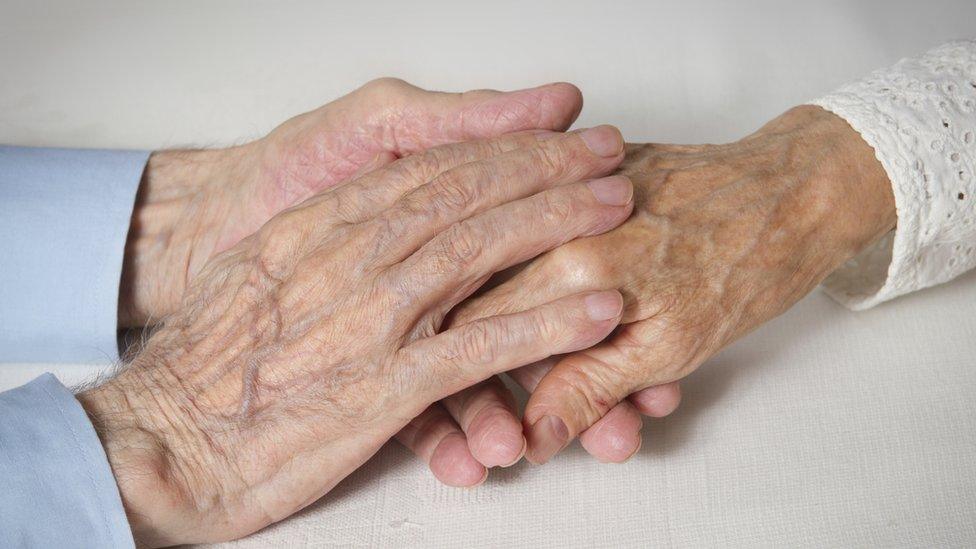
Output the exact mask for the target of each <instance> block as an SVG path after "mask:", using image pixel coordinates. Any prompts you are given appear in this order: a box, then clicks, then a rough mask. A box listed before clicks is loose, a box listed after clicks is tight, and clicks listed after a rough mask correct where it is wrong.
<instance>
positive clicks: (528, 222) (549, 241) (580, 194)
mask: <svg viewBox="0 0 976 549" xmlns="http://www.w3.org/2000/svg"><path fill="white" fill-rule="evenodd" d="M632 209H633V185H632V184H631V183H630V180H629V179H627V178H625V177H624V176H619V175H618V176H611V177H607V178H603V179H598V180H594V181H590V182H589V183H575V184H572V185H566V186H563V187H558V188H555V189H550V190H548V191H545V192H542V193H539V194H537V195H534V196H532V197H529V198H525V199H522V200H518V201H515V202H510V203H508V204H504V205H502V206H499V207H496V208H493V209H491V210H489V211H487V212H484V213H482V214H479V215H476V216H474V217H472V218H469V219H466V220H464V221H461V222H458V223H455V224H454V225H451V226H450V227H449V228H448V229H447V230H445V231H443V232H441V233H440V234H438V235H437V236H435V237H434V238H433V239H432V240H431V241H430V242H428V243H427V244H425V245H424V246H423V247H422V248H421V249H420V250H418V251H417V252H416V253H414V254H413V255H412V256H410V257H409V258H407V259H406V260H405V261H403V262H402V263H400V264H398V265H395V266H394V267H392V268H390V269H389V270H388V271H387V273H386V276H389V277H391V278H392V280H391V281H390V283H389V286H388V287H395V286H398V288H399V289H400V290H401V293H402V294H403V295H402V296H400V297H401V298H406V299H408V300H410V301H411V302H412V303H415V304H420V305H421V306H425V307H427V308H430V307H435V308H437V309H438V310H440V309H443V312H444V313H446V312H447V311H448V310H450V308H452V307H453V306H454V305H455V304H457V303H458V302H459V301H460V300H461V299H463V298H464V297H467V296H468V295H470V293H471V292H472V291H473V290H474V289H475V288H476V286H475V284H477V283H479V282H482V281H483V280H485V279H486V278H487V277H488V276H490V275H491V274H492V273H495V272H498V271H500V270H502V269H505V268H507V267H509V266H511V265H514V264H516V263H521V262H522V261H525V260H528V259H531V258H532V257H535V256H537V255H539V254H540V253H542V252H545V251H546V250H550V249H552V248H555V247H557V246H559V245H561V244H563V243H565V242H568V241H570V240H573V239H574V238H577V237H580V236H587V235H592V234H599V233H603V232H606V231H608V230H610V229H612V228H614V227H616V226H617V225H619V224H620V223H622V222H623V221H624V220H626V218H627V217H628V216H629V215H630V212H631V210H632Z"/></svg>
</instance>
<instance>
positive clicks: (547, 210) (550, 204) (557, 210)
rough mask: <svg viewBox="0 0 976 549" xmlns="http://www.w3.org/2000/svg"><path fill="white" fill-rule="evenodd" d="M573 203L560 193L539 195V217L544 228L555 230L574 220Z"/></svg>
mask: <svg viewBox="0 0 976 549" xmlns="http://www.w3.org/2000/svg"><path fill="white" fill-rule="evenodd" d="M575 214H576V207H575V205H574V204H573V201H572V200H571V199H569V197H567V196H566V194H565V193H562V192H558V191H557V192H547V193H543V194H541V195H539V215H540V218H541V220H542V222H543V224H544V226H546V227H550V228H556V227H562V226H564V225H567V224H569V223H571V222H572V221H573V220H574V219H575V218H576V215H575Z"/></svg>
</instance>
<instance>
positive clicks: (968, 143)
mask: <svg viewBox="0 0 976 549" xmlns="http://www.w3.org/2000/svg"><path fill="white" fill-rule="evenodd" d="M812 104H814V105H818V106H820V107H823V108H824V109H827V110H828V111H831V112H833V113H835V114H837V115H838V116H840V117H841V118H844V119H845V120H846V121H847V122H848V123H849V124H850V125H851V127H853V128H854V129H855V130H856V131H857V132H858V133H860V134H861V137H863V138H864V140H865V141H866V142H867V143H868V144H869V145H871V147H873V148H874V151H875V154H876V155H877V158H878V160H879V161H880V162H881V165H882V166H883V167H884V170H885V171H886V172H887V174H888V179H889V180H890V181H891V185H892V189H893V191H894V196H895V206H896V208H897V212H898V225H897V228H896V229H895V230H894V231H892V233H890V234H889V235H887V236H886V237H885V238H883V239H881V241H880V242H877V243H876V244H875V245H873V246H871V247H870V248H869V249H867V250H865V251H864V252H863V253H861V254H860V255H858V256H857V257H855V258H854V259H852V260H851V261H850V262H848V263H847V264H845V265H844V266H842V267H841V268H840V269H838V270H837V271H836V272H834V273H833V274H832V275H831V276H830V277H828V278H827V280H826V281H825V282H824V287H825V289H826V290H827V292H828V293H829V294H830V295H831V296H832V297H834V298H835V299H837V300H838V301H840V302H841V303H843V304H844V305H847V306H848V307H850V308H852V309H855V310H859V309H867V308H869V307H872V306H874V305H877V304H878V303H881V302H883V301H887V300H889V299H892V298H895V297H898V296H900V295H903V294H906V293H909V292H912V291H915V290H919V289H922V288H926V287H928V286H933V285H936V284H940V283H942V282H946V281H948V280H950V279H952V278H955V277H956V276H959V275H960V274H961V273H963V272H965V271H967V270H969V269H971V268H973V266H974V265H976V251H974V248H976V40H965V41H958V42H950V43H948V44H945V45H942V46H939V47H938V48H935V49H933V50H931V51H929V52H927V53H925V54H924V55H921V56H919V57H913V58H910V59H902V60H901V61H899V62H898V63H896V64H895V65H894V66H892V67H890V68H887V69H883V70H879V71H876V72H874V73H872V74H871V75H869V76H868V77H867V78H865V79H863V80H860V81H858V82H854V83H851V84H848V85H845V86H843V87H841V88H840V89H838V90H836V91H834V92H832V93H830V94H828V95H826V96H824V97H821V98H820V99H817V100H816V101H813V102H812Z"/></svg>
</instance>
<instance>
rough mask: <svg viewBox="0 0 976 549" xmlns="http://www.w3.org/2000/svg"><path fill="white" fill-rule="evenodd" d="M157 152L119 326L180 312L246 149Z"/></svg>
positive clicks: (136, 226) (147, 177) (126, 262)
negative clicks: (194, 270)
mask: <svg viewBox="0 0 976 549" xmlns="http://www.w3.org/2000/svg"><path fill="white" fill-rule="evenodd" d="M247 147H249V146H248V145H245V146H242V147H233V148H228V149H213V150H173V151H157V152H154V153H153V154H152V155H151V156H150V157H149V161H148V163H147V164H146V169H145V172H144V173H143V177H142V181H141V182H140V186H139V191H138V193H137V196H136V202H135V205H134V207H133V213H132V221H131V224H130V227H129V234H128V237H127V240H126V244H125V255H124V259H123V266H122V276H121V284H120V290H119V325H120V326H121V327H133V326H143V325H146V324H148V323H149V322H150V321H151V320H152V319H156V318H159V317H160V316H164V315H166V314H168V313H170V312H172V311H173V310H174V309H175V307H176V305H177V304H178V303H179V301H180V299H181V297H182V294H183V290H184V288H185V287H186V282H187V278H188V277H189V275H190V273H191V271H192V269H193V267H194V264H195V262H199V261H205V259H206V258H207V257H209V251H208V250H206V248H208V247H210V248H213V247H214V246H216V244H217V243H216V242H212V240H214V238H213V236H212V235H213V231H212V230H210V229H211V227H210V226H211V225H212V224H213V223H214V222H215V221H216V220H218V219H221V216H222V214H223V211H222V210H223V209H224V208H226V205H224V204H221V203H220V198H221V197H222V196H224V195H226V194H227V192H228V191H229V190H230V189H231V188H232V187H234V185H233V183H234V182H235V181H234V178H233V174H236V173H240V171H241V170H240V166H241V164H242V162H243V160H244V159H245V158H246V157H247V155H246V152H245V149H246V148H247Z"/></svg>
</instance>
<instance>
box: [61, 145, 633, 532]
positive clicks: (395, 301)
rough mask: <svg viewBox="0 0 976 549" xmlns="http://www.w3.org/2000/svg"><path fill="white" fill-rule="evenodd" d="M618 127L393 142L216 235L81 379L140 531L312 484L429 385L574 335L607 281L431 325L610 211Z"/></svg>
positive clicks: (262, 503)
mask: <svg viewBox="0 0 976 549" xmlns="http://www.w3.org/2000/svg"><path fill="white" fill-rule="evenodd" d="M623 156H624V155H623V141H622V139H621V137H620V135H619V132H617V131H616V130H615V129H613V128H610V127H599V128H595V129H590V130H586V131H583V132H581V133H573V134H551V133H549V134H544V133H542V134H541V133H521V134H513V135H509V136H504V137H500V138H496V139H492V140H486V141H475V142H471V143H464V144H455V145H446V146H442V147H437V148H434V149H431V150H429V151H428V152H425V153H423V154H418V155H414V156H411V157H409V158H405V159H402V160H399V161H397V162H395V163H393V164H391V165H389V166H387V167H384V168H382V169H379V170H376V171H372V172H370V173H368V174H366V175H363V176H361V177H358V178H354V179H352V180H351V181H348V182H347V183H345V184H343V185H341V186H339V187H336V188H334V189H333V190H331V191H329V192H325V193H322V194H318V195H315V196H313V197H312V198H309V199H307V200H305V201H304V202H302V203H301V204H299V205H297V206H295V207H292V208H290V209H288V210H286V211H284V212H282V213H279V214H278V215H276V216H274V217H273V218H272V219H271V220H270V221H268V222H267V223H266V224H265V225H264V226H263V227H261V228H260V229H259V230H258V231H257V232H256V233H255V234H253V235H252V236H248V237H245V238H244V239H243V240H241V241H240V242H239V243H237V244H235V245H233V246H231V247H230V248H229V249H227V250H226V251H224V252H222V253H219V254H217V255H216V256H215V257H214V258H213V259H212V260H211V261H209V262H208V263H207V264H206V266H205V267H203V268H202V270H201V271H200V272H199V274H197V275H196V276H195V277H193V279H192V280H191V281H190V282H189V285H188V288H187V291H186V294H185V297H184V299H183V301H182V305H180V306H179V308H178V309H177V311H176V312H175V313H173V314H172V315H171V316H170V317H169V319H168V320H167V321H166V322H165V323H164V324H163V325H162V326H161V327H160V328H159V329H158V330H157V331H156V332H155V333H154V334H153V335H152V336H151V337H150V338H149V340H148V341H147V343H146V345H145V347H144V349H143V350H142V351H141V352H140V353H139V354H138V355H137V356H136V357H135V358H134V360H133V361H132V363H131V364H130V365H129V366H128V368H126V369H125V370H124V371H123V372H122V373H120V374H119V375H118V376H117V377H116V378H114V379H112V380H111V381H109V382H107V383H106V384H104V385H101V386H99V387H97V388H95V389H92V390H90V391H87V392H84V393H81V394H79V395H78V398H79V400H80V401H81V402H82V405H83V406H84V407H85V409H86V411H87V412H88V413H89V415H90V416H91V417H92V420H93V423H94V424H95V426H96V430H97V431H98V432H99V435H100V436H101V438H102V441H103V444H104V446H105V449H106V453H107V455H108V458H109V462H110V463H111V465H112V469H113V472H114V473H115V475H116V479H117V481H118V485H119V489H120V492H121V495H122V499H123V503H124V505H125V507H126V510H127V512H128V514H129V519H130V523H131V525H132V528H133V532H134V534H135V536H136V539H137V541H139V542H141V543H145V544H150V545H169V544H177V543H188V542H201V541H214V540H225V539H231V538H236V537H239V536H243V535H246V534H248V533H251V532H253V531H255V530H258V529H260V528H262V527H264V526H266V525H268V524H270V523H272V522H275V521H277V520H280V519H282V518H284V517H286V516H288V515H290V514H292V513H294V512H295V511H297V510H299V509H301V508H303V507H304V506H306V505H308V504H309V503H311V502H313V501H315V500H316V499H317V498H319V497H320V496H322V495H323V494H324V493H326V492H327V491H329V490H330V489H331V488H332V487H333V486H335V484H336V483H337V482H339V481H340V480H341V479H342V478H343V477H345V476H346V475H348V474H349V473H350V472H352V471H353V470H354V469H355V468H357V467H358V466H359V465H361V464H362V463H363V462H364V461H365V460H366V459H368V458H369V457H370V456H371V455H372V454H373V453H374V452H375V451H376V450H377V449H379V448H380V446H381V445H382V444H383V443H384V442H386V441H387V440H388V439H389V438H390V437H391V436H393V435H394V434H395V433H396V432H397V431H398V430H400V429H401V428H402V427H404V426H405V425H406V424H407V423H408V422H409V421H410V420H411V419H412V418H413V417H415V416H417V415H418V414H420V413H421V412H422V411H423V410H424V409H425V408H426V407H427V406H429V405H430V404H431V403H433V402H435V401H436V400H438V399H440V398H443V397H445V396H447V395H449V394H451V393H454V392H457V391H459V390H462V389H463V388H465V387H467V386H470V385H472V384H475V383H477V382H479V381H482V380H484V379H486V378H488V377H489V376H491V375H492V374H496V373H499V372H502V371H506V370H510V369H512V368H515V367H518V366H522V365H524V364H527V363H530V362H534V361H538V360H542V359H544V358H546V357H548V356H550V355H553V354H561V353H569V352H573V351H576V350H579V349H583V348H587V347H590V346H592V345H593V344H595V343H597V342H598V341H600V340H602V339H603V338H605V337H606V336H607V334H609V333H610V332H611V330H613V328H614V327H615V326H616V325H617V323H618V321H619V319H620V315H621V311H622V305H623V302H622V300H621V297H620V294H619V293H618V292H617V291H616V290H612V289H611V290H605V291H584V292H576V291H570V292H567V293H564V294H558V292H555V294H558V295H553V293H550V296H551V297H552V299H548V300H547V301H546V302H544V303H543V302H540V301H539V300H535V301H536V302H537V303H536V305H533V306H531V307H525V308H523V309H522V310H521V311H520V312H517V313H514V314H506V315H499V316H493V315H483V318H481V319H479V320H476V321H472V322H468V323H466V324H464V325H463V326H457V327H455V328H451V329H447V330H444V331H441V324H442V321H443V319H444V317H445V315H446V314H447V313H448V311H450V310H451V309H452V308H453V307H454V306H455V305H456V304H457V303H459V302H460V301H461V300H463V299H465V298H466V297H468V296H469V295H470V294H471V293H472V292H474V291H475V290H476V289H477V288H478V287H479V286H480V285H481V284H482V283H483V282H484V281H485V280H487V279H488V278H489V277H490V276H491V275H492V274H494V273H495V272H498V271H500V270H502V269H505V268H507V267H510V266H512V265H515V264H518V263H521V262H524V261H526V260H529V259H531V258H533V257H535V256H537V255H538V254H540V253H543V252H545V251H547V250H550V249H552V248H554V247H556V246H559V245H561V244H564V243H566V242H568V241H570V240H572V239H574V238H576V237H580V236H587V235H595V234H599V233H602V232H605V231H607V230H610V229H612V228H613V227H615V226H617V225H619V224H620V223H622V222H623V221H624V220H625V219H626V218H627V217H628V216H629V215H630V213H631V211H632V208H633V188H632V185H631V183H630V181H629V180H628V179H627V178H626V177H622V176H613V177H604V178H602V179H595V180H593V181H590V182H588V183H581V182H577V181H580V180H585V179H589V178H593V177H600V176H604V175H606V174H608V173H609V172H611V171H612V170H613V169H615V168H616V167H617V165H618V164H619V163H620V162H621V160H622V159H623Z"/></svg>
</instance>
